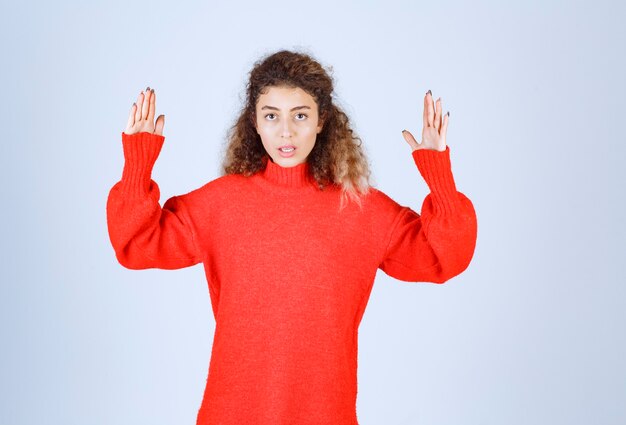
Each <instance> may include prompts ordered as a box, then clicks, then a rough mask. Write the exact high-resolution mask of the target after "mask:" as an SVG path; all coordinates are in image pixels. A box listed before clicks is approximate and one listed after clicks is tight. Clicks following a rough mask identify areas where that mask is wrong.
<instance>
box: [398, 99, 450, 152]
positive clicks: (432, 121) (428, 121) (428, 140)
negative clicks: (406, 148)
mask: <svg viewBox="0 0 626 425" xmlns="http://www.w3.org/2000/svg"><path fill="white" fill-rule="evenodd" d="M449 117H450V112H448V113H447V114H446V115H444V116H443V117H442V116H441V98H439V99H437V106H436V107H435V105H434V104H433V97H432V92H431V91H430V90H428V91H427V92H426V96H424V128H423V129H422V142H421V143H418V142H417V141H416V140H415V138H414V137H413V135H412V134H411V133H410V132H408V131H407V130H402V136H403V137H404V140H406V142H407V143H408V144H409V145H410V146H411V148H412V149H413V150H414V151H415V150H418V149H432V150H436V151H440V152H443V151H445V150H446V132H447V130H448V118H449Z"/></svg>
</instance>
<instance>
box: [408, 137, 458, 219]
mask: <svg viewBox="0 0 626 425" xmlns="http://www.w3.org/2000/svg"><path fill="white" fill-rule="evenodd" d="M412 155H413V160H414V161H415V164H416V165H417V168H418V169H419V172H420V174H421V175H422V177H423V178H424V180H425V181H426V184H427V185H428V187H429V188H430V193H431V196H432V200H433V204H434V207H435V209H436V210H437V211H438V212H439V213H443V214H447V213H449V212H453V211H454V210H455V209H456V206H457V205H458V202H459V197H458V194H457V190H456V185H455V183H454V177H453V176H452V165H451V163H450V146H446V150H445V151H437V150H434V149H418V150H414V151H413V152H412Z"/></svg>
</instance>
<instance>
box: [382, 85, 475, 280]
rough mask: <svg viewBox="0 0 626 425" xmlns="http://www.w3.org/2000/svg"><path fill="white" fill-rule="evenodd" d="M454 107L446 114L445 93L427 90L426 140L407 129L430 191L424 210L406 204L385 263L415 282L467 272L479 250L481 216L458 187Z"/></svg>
mask: <svg viewBox="0 0 626 425" xmlns="http://www.w3.org/2000/svg"><path fill="white" fill-rule="evenodd" d="M449 117H450V112H448V113H447V114H446V115H445V116H442V114H441V98H439V99H438V100H437V105H435V104H434V103H433V99H432V93H431V91H430V90H428V91H427V92H426V95H425V96H424V114H423V120H424V127H423V129H422V142H421V143H417V141H416V140H415V138H414V137H413V135H412V134H411V133H410V132H408V131H406V130H403V131H402V134H403V136H404V138H405V140H406V141H407V143H408V144H409V145H410V146H411V148H412V150H413V151H412V155H413V160H414V161H415V164H416V165H417V168H418V169H419V172H420V174H421V175H422V177H423V178H424V180H426V183H427V184H428V187H429V189H430V193H429V194H428V195H427V196H426V198H425V199H424V202H423V203H422V214H421V216H420V214H418V213H416V212H415V211H413V210H412V209H410V208H408V207H401V208H400V209H399V211H398V213H397V214H396V217H395V220H394V221H393V224H392V226H391V227H392V228H391V231H390V233H389V236H388V238H387V241H388V242H387V244H386V248H385V249H384V253H383V258H382V261H381V263H380V266H379V267H380V268H381V269H382V270H383V271H384V272H385V273H387V274H388V275H390V276H392V277H395V278H397V279H400V280H405V281H411V282H418V281H422V282H433V283H444V282H445V281H447V280H449V279H451V278H452V277H454V276H456V275H458V274H460V273H461V272H463V271H464V270H465V269H466V268H467V267H468V266H469V263H470V261H471V259H472V257H473V255H474V249H475V247H476V236H477V221H476V212H475V211H474V206H473V205H472V202H471V201H470V200H469V198H468V197H467V196H465V195H464V194H462V193H461V192H458V191H457V190H456V185H455V183H454V178H453V176H452V167H451V165H450V147H449V146H448V145H447V144H446V133H447V129H448V120H449ZM396 205H397V204H396Z"/></svg>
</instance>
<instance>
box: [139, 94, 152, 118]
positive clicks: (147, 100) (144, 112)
mask: <svg viewBox="0 0 626 425" xmlns="http://www.w3.org/2000/svg"><path fill="white" fill-rule="evenodd" d="M149 110H150V87H148V88H146V95H145V96H144V97H143V106H142V107H141V117H142V118H143V119H144V120H145V119H148V112H149Z"/></svg>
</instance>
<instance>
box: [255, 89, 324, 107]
mask: <svg viewBox="0 0 626 425" xmlns="http://www.w3.org/2000/svg"><path fill="white" fill-rule="evenodd" d="M296 104H298V105H310V106H313V105H315V99H313V96H311V95H310V94H308V93H307V92H306V91H304V90H302V89H301V88H300V87H276V86H269V87H266V88H265V90H263V91H262V92H261V95H260V96H259V101H258V103H257V105H258V106H259V107H263V106H265V105H270V106H276V107H278V108H280V107H285V108H289V107H291V106H294V105H296Z"/></svg>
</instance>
